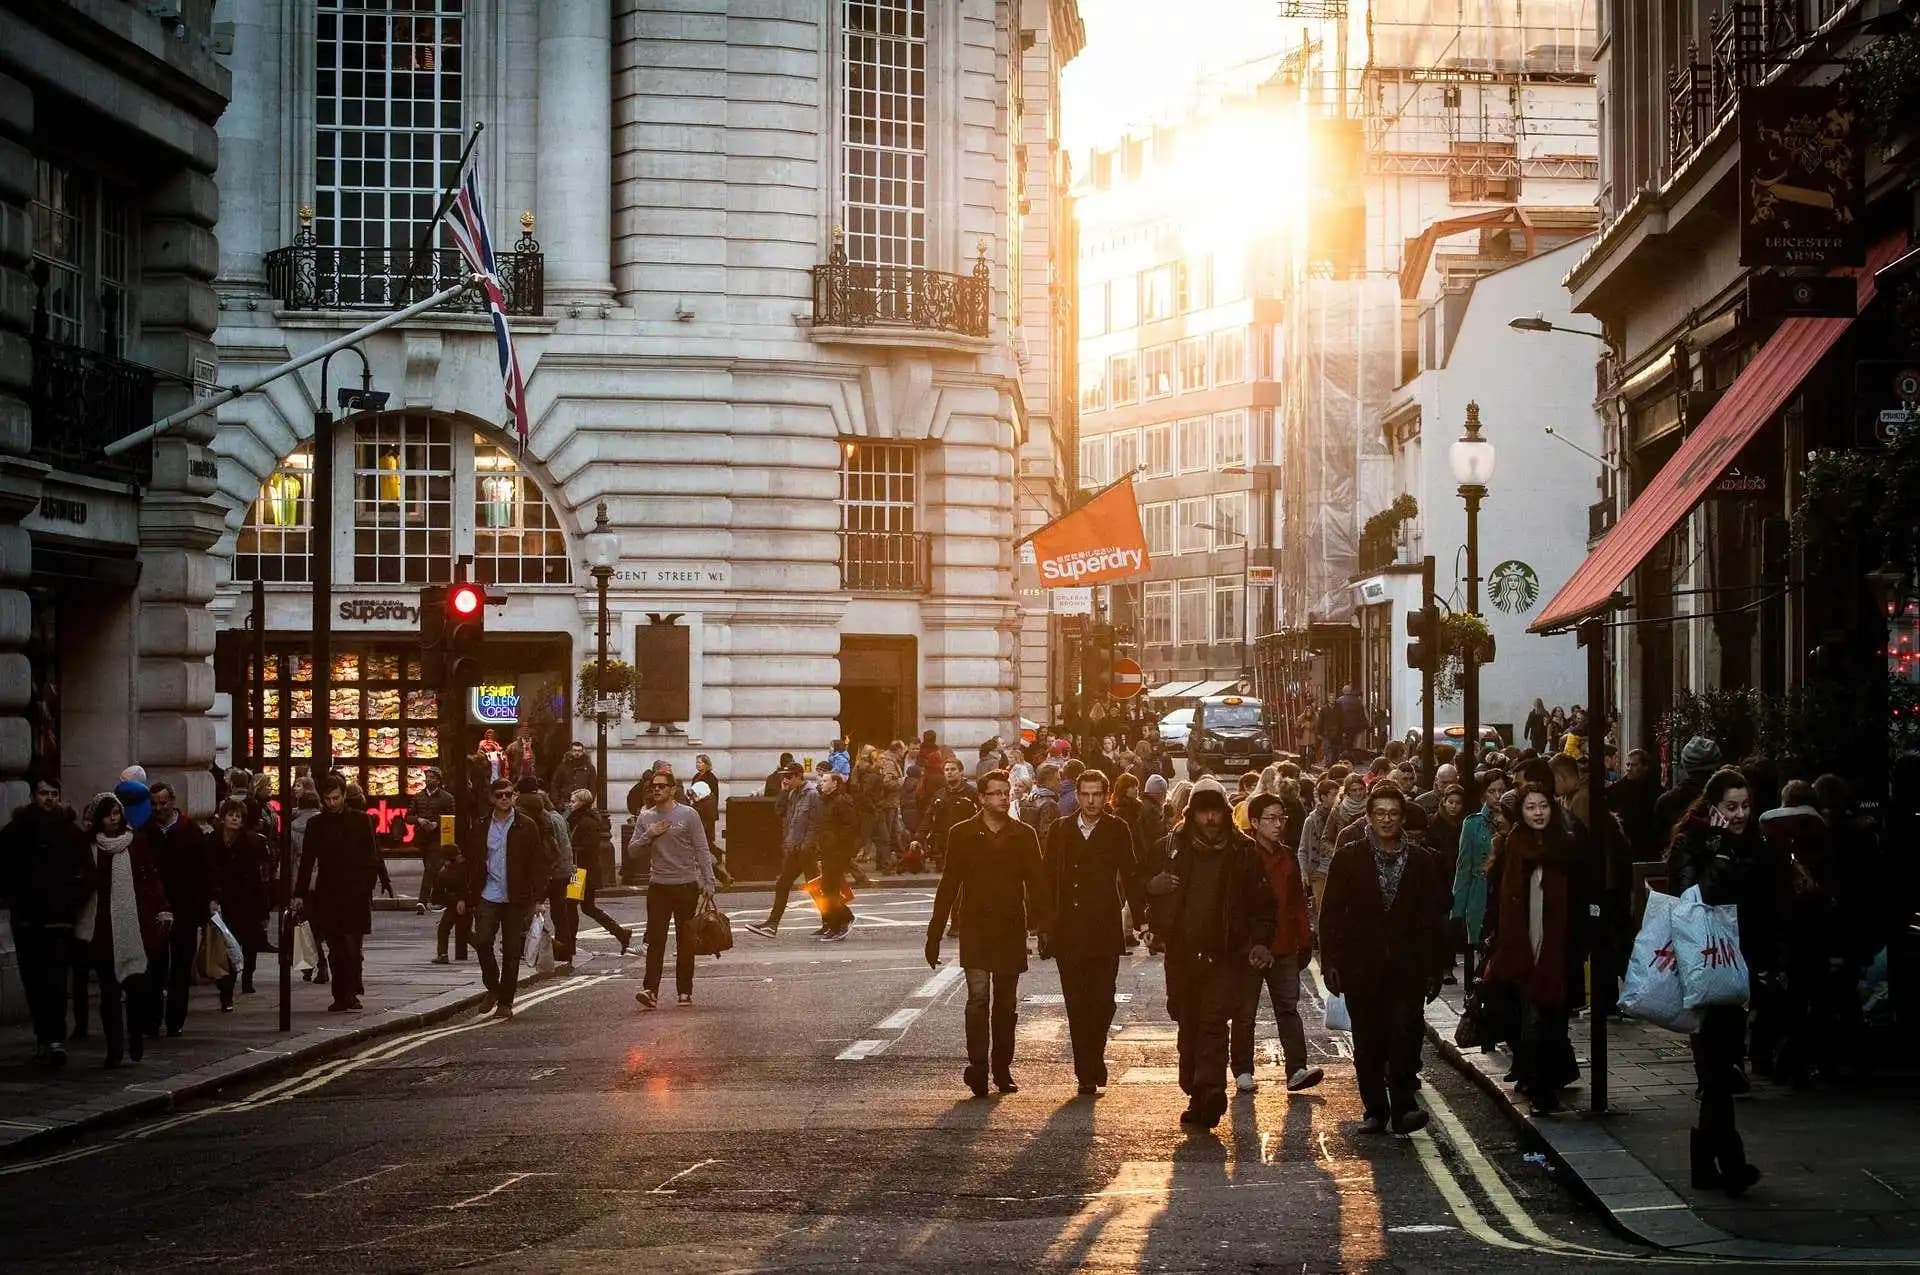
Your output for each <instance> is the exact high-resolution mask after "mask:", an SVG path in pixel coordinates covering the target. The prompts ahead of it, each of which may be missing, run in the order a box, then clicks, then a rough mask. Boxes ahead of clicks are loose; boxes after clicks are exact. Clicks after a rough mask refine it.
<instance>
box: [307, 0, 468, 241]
mask: <svg viewBox="0 0 1920 1275" xmlns="http://www.w3.org/2000/svg"><path fill="white" fill-rule="evenodd" d="M464 8H465V0H320V6H319V15H318V20H319V29H318V33H317V34H318V38H317V40H316V41H315V45H314V51H315V57H316V61H317V65H316V67H315V75H314V98H315V101H314V119H315V121H316V123H317V125H318V135H317V136H316V138H315V139H314V157H313V167H314V203H315V212H316V214H317V223H316V229H315V234H316V235H317V236H318V237H319V240H320V243H321V244H322V246H325V247H331V248H347V249H361V248H364V249H368V250H370V251H372V252H376V253H378V252H387V251H392V252H397V253H400V254H403V259H404V255H405V254H410V253H411V252H412V251H413V247H414V245H415V243H416V242H417V241H418V239H419V232H420V230H421V229H422V228H424V227H425V226H426V224H427V223H428V222H429V221H430V220H432V218H433V213H434V209H435V208H437V207H438V206H439V202H440V193H441V192H442V191H443V190H445V189H446V188H447V187H448V186H451V185H452V184H453V182H454V180H455V178H456V177H457V176H458V171H459V166H460V149H461V145H462V143H463V141H464V136H463V135H464V132H465V127H466V123H465V119H464V116H463V115H462V112H461V80H462V68H463V60H462V57H461V53H462V48H461V39H462V36H463V34H464V22H465V20H464V18H463V17H462V16H461V15H462V10H463V9H464ZM342 268H343V270H344V271H345V272H347V273H352V272H354V271H355V270H356V269H357V270H359V271H363V272H365V273H366V274H368V275H376V274H384V273H385V272H386V268H385V266H384V263H383V262H381V261H378V260H374V261H364V262H356V261H352V260H349V261H343V262H342Z"/></svg>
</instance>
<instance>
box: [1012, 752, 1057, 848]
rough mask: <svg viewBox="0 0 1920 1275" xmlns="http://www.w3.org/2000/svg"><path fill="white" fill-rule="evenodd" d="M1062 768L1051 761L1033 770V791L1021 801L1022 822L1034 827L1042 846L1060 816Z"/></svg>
mask: <svg viewBox="0 0 1920 1275" xmlns="http://www.w3.org/2000/svg"><path fill="white" fill-rule="evenodd" d="M1059 785H1060V768H1059V767H1058V766H1055V765H1053V764H1052V763H1051V762H1049V763H1047V764H1046V765H1044V766H1042V767H1040V769H1038V770H1036V771H1034V772H1033V791H1032V792H1030V793H1028V794H1027V795H1026V799H1025V800H1023V801H1022V802H1021V803H1020V822H1021V823H1024V824H1026V825H1027V827H1029V828H1032V829H1033V835H1034V836H1035V837H1037V838H1038V839H1039V841H1040V844H1041V845H1042V846H1045V845H1046V844H1047V834H1048V833H1049V832H1051V831H1052V830H1053V821H1054V820H1056V819H1058V818H1059V817H1060V793H1059V791H1058V788H1059Z"/></svg>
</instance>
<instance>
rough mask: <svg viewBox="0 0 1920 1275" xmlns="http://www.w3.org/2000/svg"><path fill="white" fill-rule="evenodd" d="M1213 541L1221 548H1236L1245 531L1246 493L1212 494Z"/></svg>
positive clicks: (1224, 492) (1227, 492) (1221, 492)
mask: <svg viewBox="0 0 1920 1275" xmlns="http://www.w3.org/2000/svg"><path fill="white" fill-rule="evenodd" d="M1209 521H1211V522H1212V523H1213V526H1214V533H1213V543H1214V544H1215V546H1217V547H1218V548H1221V549H1238V548H1239V547H1240V538H1241V537H1242V536H1243V535H1245V534H1246V531H1247V493H1246V492H1244V491H1220V492H1215V493H1214V495H1213V517H1212V518H1211V519H1210V520H1209Z"/></svg>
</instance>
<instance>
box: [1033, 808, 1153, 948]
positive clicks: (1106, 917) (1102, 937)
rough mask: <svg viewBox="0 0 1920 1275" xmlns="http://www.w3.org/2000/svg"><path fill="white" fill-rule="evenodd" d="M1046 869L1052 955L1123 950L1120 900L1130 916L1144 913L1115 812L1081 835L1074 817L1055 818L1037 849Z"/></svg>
mask: <svg viewBox="0 0 1920 1275" xmlns="http://www.w3.org/2000/svg"><path fill="white" fill-rule="evenodd" d="M1041 866H1042V868H1043V869H1044V870H1045V873H1046V881H1047V902H1048V910H1049V911H1050V912H1051V913H1052V915H1053V926H1052V930H1051V938H1052V944H1053V954H1054V955H1055V956H1060V957H1065V958H1067V959H1073V958H1076V957H1096V956H1097V957H1106V956H1118V955H1120V953H1121V952H1123V951H1125V950H1126V943H1127V931H1126V925H1125V923H1124V921H1123V920H1122V919H1121V916H1120V909H1121V906H1122V905H1123V904H1124V905H1127V906H1130V907H1131V908H1132V909H1133V916H1134V919H1135V922H1136V923H1138V922H1140V921H1144V920H1145V919H1146V915H1147V898H1146V894H1145V892H1144V890H1143V889H1142V878H1141V876H1140V868H1139V862H1138V860H1137V859H1136V857H1135V855H1134V846H1133V834H1132V833H1131V832H1130V831H1128V829H1127V825H1126V823H1125V822H1124V821H1123V820H1121V819H1120V818H1119V817H1117V816H1115V815H1110V814H1109V815H1101V816H1100V818H1099V819H1098V820H1096V821H1095V822H1094V825H1093V836H1092V837H1086V836H1083V835H1081V832H1080V821H1079V820H1078V819H1064V818H1063V819H1056V820H1054V821H1053V826H1052V827H1051V828H1049V829H1048V830H1047V844H1046V847H1045V849H1044V850H1043V851H1042V852H1041Z"/></svg>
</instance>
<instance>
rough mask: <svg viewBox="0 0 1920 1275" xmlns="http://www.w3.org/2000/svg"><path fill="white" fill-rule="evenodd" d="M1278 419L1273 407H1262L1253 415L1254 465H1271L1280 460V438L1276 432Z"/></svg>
mask: <svg viewBox="0 0 1920 1275" xmlns="http://www.w3.org/2000/svg"><path fill="white" fill-rule="evenodd" d="M1276 419H1277V418H1276V416H1275V414H1274V410H1273V409H1272V408H1271V407H1262V408H1260V409H1258V410H1257V411H1255V412H1254V414H1253V417H1252V420H1253V463H1254V464H1256V465H1270V464H1273V463H1274V462H1276V461H1278V460H1279V459H1280V436H1279V435H1278V434H1276V433H1275V432H1274V422H1275V420H1276Z"/></svg>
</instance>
